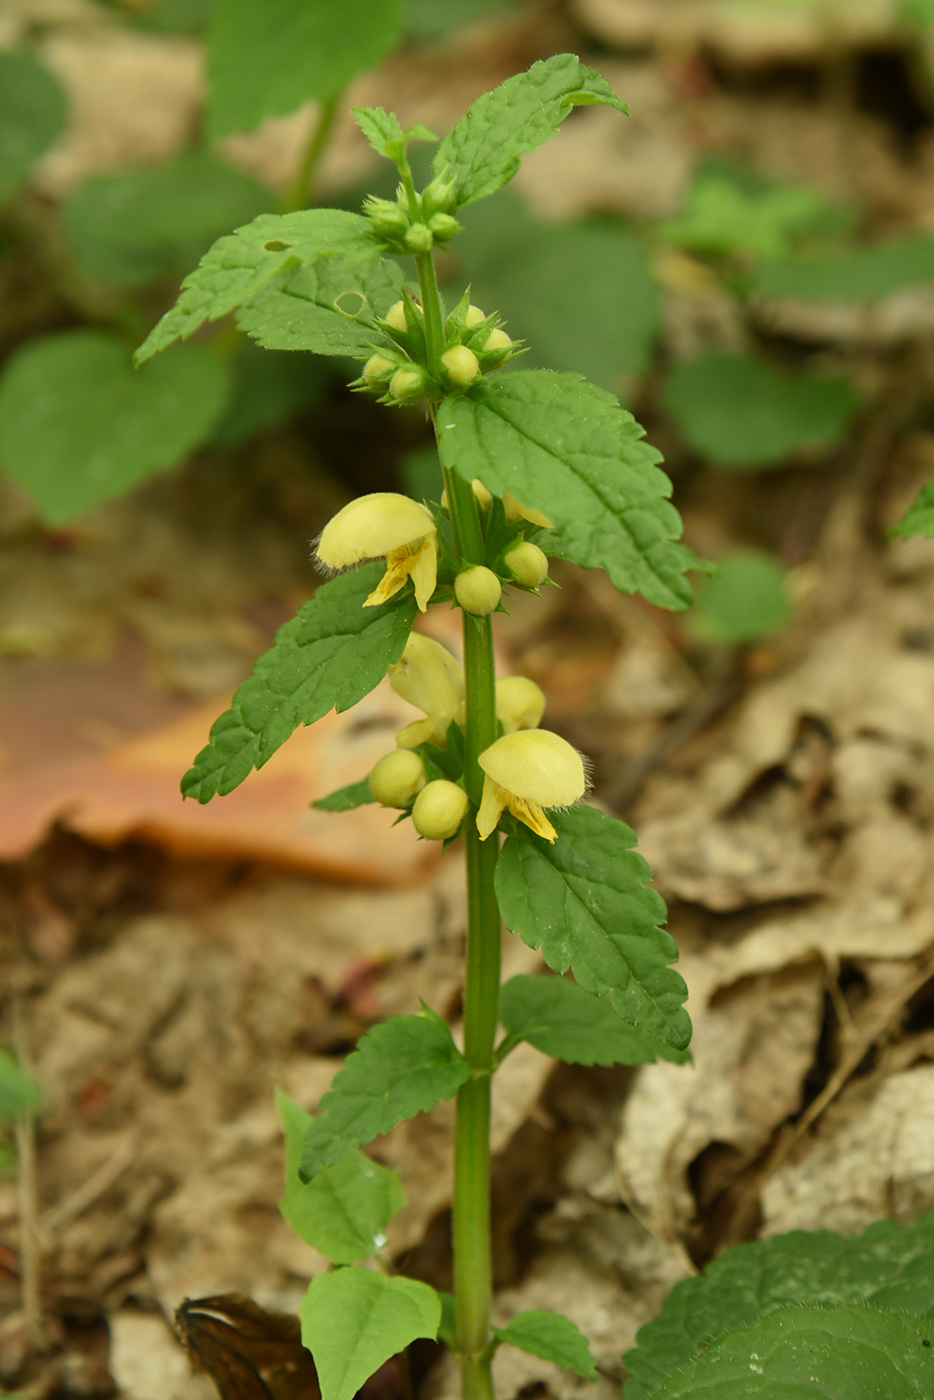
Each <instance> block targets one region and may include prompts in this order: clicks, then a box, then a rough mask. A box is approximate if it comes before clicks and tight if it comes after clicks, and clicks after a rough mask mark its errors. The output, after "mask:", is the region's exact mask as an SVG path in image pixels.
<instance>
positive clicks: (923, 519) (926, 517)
mask: <svg viewBox="0 0 934 1400" xmlns="http://www.w3.org/2000/svg"><path fill="white" fill-rule="evenodd" d="M914 535H926V536H927V538H928V539H929V540H930V539H934V481H929V482H928V484H927V486H923V487H922V488H921V492H920V495H919V496H918V499H917V500H916V501H915V502H914V503H913V505H912V506H911V507H910V509H909V510H907V511H906V512H905V514H904V515H903V516H902V518H901V520H900V521H899V522H898V524H897V525H895V526H894V527H893V528H892V529H891V530H890V531H889V539H902V540H910V539H911V538H912V537H913V536H914Z"/></svg>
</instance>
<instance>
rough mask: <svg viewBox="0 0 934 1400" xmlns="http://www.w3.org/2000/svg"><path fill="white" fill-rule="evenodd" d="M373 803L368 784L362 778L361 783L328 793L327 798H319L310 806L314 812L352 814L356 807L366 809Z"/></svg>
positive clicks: (349, 784)
mask: <svg viewBox="0 0 934 1400" xmlns="http://www.w3.org/2000/svg"><path fill="white" fill-rule="evenodd" d="M375 801H376V798H375V797H374V796H373V794H372V792H370V784H369V783H368V781H367V780H366V778H364V779H363V781H362V782H359V783H348V785H347V786H346V787H342V788H338V789H337V791H336V792H329V793H328V795H327V797H319V798H318V800H317V802H312V804H311V805H312V807H314V809H315V811H316V812H352V811H353V810H354V809H355V808H356V807H366V806H367V805H368V804H370V803H372V802H375Z"/></svg>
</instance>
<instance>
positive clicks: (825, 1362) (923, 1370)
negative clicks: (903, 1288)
mask: <svg viewBox="0 0 934 1400" xmlns="http://www.w3.org/2000/svg"><path fill="white" fill-rule="evenodd" d="M930 1330H931V1329H930V1326H929V1325H928V1324H927V1323H922V1322H920V1321H918V1319H916V1318H910V1317H903V1316H901V1315H900V1314H898V1313H886V1312H879V1311H878V1310H877V1309H876V1308H873V1307H871V1306H870V1305H869V1304H867V1303H856V1304H852V1305H850V1306H849V1307H838V1308H817V1307H806V1306H804V1307H803V1306H800V1305H798V1304H786V1305H785V1306H784V1307H782V1308H779V1309H777V1310H776V1311H775V1312H773V1313H771V1314H770V1315H769V1316H768V1317H765V1318H762V1319H760V1320H759V1321H758V1322H756V1323H754V1324H753V1325H752V1326H751V1327H747V1328H744V1329H743V1330H742V1331H740V1332H731V1333H729V1334H728V1335H727V1336H724V1337H722V1338H721V1339H720V1340H719V1341H717V1342H715V1343H714V1344H713V1345H712V1346H710V1347H709V1348H708V1349H707V1351H705V1352H704V1353H703V1354H702V1355H701V1356H699V1357H698V1358H697V1359H696V1360H695V1361H693V1362H692V1363H691V1365H690V1366H689V1367H687V1369H686V1370H685V1371H683V1372H681V1373H680V1374H678V1375H676V1376H672V1377H671V1378H670V1379H669V1380H667V1381H666V1382H665V1383H664V1384H663V1385H662V1386H660V1387H659V1389H658V1390H657V1391H655V1392H654V1393H655V1396H656V1400H687V1397H694V1396H698V1397H699V1396H709V1397H721V1396H730V1397H731V1400H746V1397H748V1400H801V1398H802V1397H805V1396H806V1397H808V1400H811V1397H813V1398H814V1400H882V1397H885V1400H928V1398H929V1397H930V1396H931V1395H932V1394H934V1348H932V1347H931V1345H930V1341H931V1339H930V1337H929V1335H928V1334H929V1333H930Z"/></svg>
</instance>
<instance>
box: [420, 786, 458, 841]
mask: <svg viewBox="0 0 934 1400" xmlns="http://www.w3.org/2000/svg"><path fill="white" fill-rule="evenodd" d="M469 809H470V803H469V802H468V800H467V794H466V792H464V790H463V788H459V787H458V786H457V784H456V783H449V782H448V781H447V779H446V778H436V779H435V781H434V782H431V783H428V784H427V786H425V787H423V788H422V790H421V792H420V793H419V794H418V796H417V797H416V799H415V806H414V807H413V808H412V822H413V824H414V826H415V830H416V831H417V832H418V834H419V836H424V837H425V839H426V840H428V841H447V840H449V839H450V838H451V837H452V836H456V835H457V833H458V832H459V831H460V828H461V824H462V822H463V820H464V818H465V817H466V815H467V812H468V811H469Z"/></svg>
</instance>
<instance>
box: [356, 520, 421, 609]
mask: <svg viewBox="0 0 934 1400" xmlns="http://www.w3.org/2000/svg"><path fill="white" fill-rule="evenodd" d="M410 578H411V580H412V583H413V584H414V585H415V601H416V603H417V604H418V606H419V608H420V609H421V611H422V612H424V611H425V610H426V608H427V607H428V602H429V599H430V598H431V595H432V593H434V591H435V582H436V581H437V578H438V549H437V545H436V544H435V537H434V535H433V534H432V535H429V536H428V538H427V539H425V540H423V541H422V543H421V544H420V545H419V546H418V548H417V549H415V550H412V549H409V548H407V547H406V546H404V545H403V547H402V548H401V549H391V550H390V551H389V553H388V554H387V555H386V572H385V573H384V574H383V577H382V579H381V580H380V582H379V583H378V584H377V585H376V587H375V588H374V589H373V592H372V593H371V594H370V596H369V598H367V600H366V602H365V603H364V604H363V606H364V607H365V608H374V607H376V606H377V605H378V604H379V603H385V602H387V601H388V599H390V598H392V597H394V596H395V594H397V593H398V592H399V589H400V588H402V587H403V586H404V585H405V584H406V583H407V582H408V580H409V579H410Z"/></svg>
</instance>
